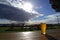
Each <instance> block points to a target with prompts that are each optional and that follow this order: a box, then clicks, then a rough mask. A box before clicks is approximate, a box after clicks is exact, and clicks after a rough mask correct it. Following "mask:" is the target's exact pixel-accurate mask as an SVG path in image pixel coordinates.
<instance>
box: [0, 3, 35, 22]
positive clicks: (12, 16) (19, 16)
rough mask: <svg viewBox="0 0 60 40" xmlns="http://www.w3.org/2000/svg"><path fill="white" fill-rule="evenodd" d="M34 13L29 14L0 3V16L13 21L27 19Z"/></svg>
mask: <svg viewBox="0 0 60 40" xmlns="http://www.w3.org/2000/svg"><path fill="white" fill-rule="evenodd" d="M35 16H36V15H35V14H32V15H31V14H30V13H28V12H25V11H24V10H22V9H18V8H15V7H12V6H8V5H4V4H0V18H2V19H8V20H14V21H28V20H29V19H30V18H32V17H35Z"/></svg>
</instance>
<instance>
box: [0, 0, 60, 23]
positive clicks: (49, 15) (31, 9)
mask: <svg viewBox="0 0 60 40" xmlns="http://www.w3.org/2000/svg"><path fill="white" fill-rule="evenodd" d="M56 16H58V19H59V20H60V13H57V12H55V10H54V9H52V7H51V4H50V3H49V0H0V23H2V24H3V23H11V22H23V23H24V22H28V23H41V22H45V23H50V24H51V23H52V24H54V23H57V17H56Z"/></svg>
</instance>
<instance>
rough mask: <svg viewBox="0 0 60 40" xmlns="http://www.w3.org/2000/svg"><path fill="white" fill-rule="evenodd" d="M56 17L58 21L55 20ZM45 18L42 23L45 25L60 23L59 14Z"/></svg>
mask: <svg viewBox="0 0 60 40" xmlns="http://www.w3.org/2000/svg"><path fill="white" fill-rule="evenodd" d="M57 16H58V20H57ZM45 17H46V19H44V20H43V21H44V22H45V23H47V24H56V23H58V21H59V22H60V13H56V14H52V15H48V16H45Z"/></svg>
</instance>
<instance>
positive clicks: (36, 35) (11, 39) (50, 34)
mask: <svg viewBox="0 0 60 40" xmlns="http://www.w3.org/2000/svg"><path fill="white" fill-rule="evenodd" d="M59 39H60V30H48V31H47V34H46V35H42V34H41V32H40V31H34V32H13V33H12V32H10V33H0V40H59Z"/></svg>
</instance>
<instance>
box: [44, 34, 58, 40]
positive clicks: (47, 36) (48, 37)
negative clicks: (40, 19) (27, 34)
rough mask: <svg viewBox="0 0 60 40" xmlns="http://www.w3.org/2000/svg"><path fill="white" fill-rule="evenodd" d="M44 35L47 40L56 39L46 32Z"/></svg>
mask: <svg viewBox="0 0 60 40" xmlns="http://www.w3.org/2000/svg"><path fill="white" fill-rule="evenodd" d="M45 37H46V38H47V39H48V40H57V39H56V38H54V37H52V36H50V35H48V34H46V35H45Z"/></svg>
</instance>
